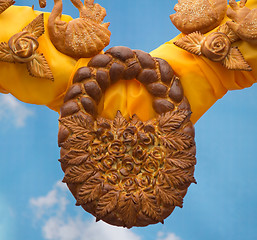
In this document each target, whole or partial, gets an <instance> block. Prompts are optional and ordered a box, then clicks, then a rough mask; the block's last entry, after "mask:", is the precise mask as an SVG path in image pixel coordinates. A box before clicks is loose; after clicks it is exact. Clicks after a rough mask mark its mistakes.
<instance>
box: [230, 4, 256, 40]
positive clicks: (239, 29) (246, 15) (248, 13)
mask: <svg viewBox="0 0 257 240" xmlns="http://www.w3.org/2000/svg"><path fill="white" fill-rule="evenodd" d="M246 3H247V0H241V1H240V2H239V3H237V2H236V1H235V0H231V1H229V5H230V7H231V8H228V10H227V16H228V17H229V18H231V19H232V20H233V21H228V22H227V25H228V26H229V27H230V28H231V29H232V30H233V31H234V32H235V33H236V35H237V36H238V37H239V38H240V39H242V40H244V41H246V42H249V43H252V44H257V8H255V9H252V10H251V9H249V8H247V7H246V6H245V4H246Z"/></svg>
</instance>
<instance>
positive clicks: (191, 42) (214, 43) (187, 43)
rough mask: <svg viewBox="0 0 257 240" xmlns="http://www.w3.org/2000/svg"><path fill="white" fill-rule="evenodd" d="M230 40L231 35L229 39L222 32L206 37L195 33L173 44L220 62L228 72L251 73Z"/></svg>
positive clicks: (232, 38)
mask: <svg viewBox="0 0 257 240" xmlns="http://www.w3.org/2000/svg"><path fill="white" fill-rule="evenodd" d="M221 30H227V28H226V27H224V28H221ZM228 33H229V32H228ZM229 36H230V35H229ZM231 40H232V41H234V40H235V38H234V37H233V35H231V38H229V37H228V36H227V35H226V34H224V33H223V32H213V33H211V34H209V35H208V36H205V35H203V34H201V33H198V32H195V33H191V34H189V35H187V36H185V37H183V38H181V39H179V40H177V41H175V42H174V44H175V45H176V46H178V47H180V48H182V49H185V50H186V51H188V52H190V53H193V54H196V55H199V56H200V55H202V56H204V57H207V58H208V59H210V60H212V61H214V62H220V63H222V64H223V66H224V67H226V68H228V69H230V70H244V71H251V70H252V69H251V67H250V66H249V64H248V63H247V62H246V61H245V59H244V57H243V56H242V54H241V52H240V51H239V49H238V48H237V47H232V46H231Z"/></svg>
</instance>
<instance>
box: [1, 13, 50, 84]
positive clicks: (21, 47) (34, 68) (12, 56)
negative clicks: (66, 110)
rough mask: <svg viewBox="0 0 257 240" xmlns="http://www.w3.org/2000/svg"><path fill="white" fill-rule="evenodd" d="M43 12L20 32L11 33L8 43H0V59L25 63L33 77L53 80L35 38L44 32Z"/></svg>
mask: <svg viewBox="0 0 257 240" xmlns="http://www.w3.org/2000/svg"><path fill="white" fill-rule="evenodd" d="M44 31H45V29H44V14H43V13H42V14H40V15H38V16H37V17H36V18H35V19H34V20H33V21H32V22H31V23H30V24H28V25H27V26H26V27H25V28H23V29H22V31H21V32H19V33H17V34H15V35H13V36H12V37H11V38H10V39H9V41H8V43H6V42H1V43H0V61H4V62H10V63H25V64H26V65H27V69H28V72H29V74H30V75H31V76H33V77H40V78H46V79H50V80H52V81H53V80H54V77H53V74H52V72H51V70H50V67H49V66H48V63H47V61H46V59H45V57H44V55H43V54H42V53H38V52H37V51H36V50H37V49H38V46H39V43H38V41H37V39H38V38H39V37H40V36H41V35H42V34H43V33H44Z"/></svg>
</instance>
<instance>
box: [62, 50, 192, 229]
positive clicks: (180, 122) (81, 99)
mask: <svg viewBox="0 0 257 240" xmlns="http://www.w3.org/2000/svg"><path fill="white" fill-rule="evenodd" d="M122 79H124V80H126V81H138V82H140V83H141V84H143V85H144V86H145V87H146V89H147V90H148V92H149V93H150V94H151V95H152V97H153V109H154V110H155V112H156V113H157V114H156V117H155V118H153V119H151V120H149V121H146V122H142V121H141V120H140V119H139V118H138V117H137V116H136V115H133V116H132V117H131V118H130V119H126V118H124V117H123V115H122V113H121V112H120V111H118V112H117V114H116V117H115V118H114V119H113V120H110V119H106V118H103V117H101V116H99V114H98V111H100V110H98V109H97V105H98V104H99V103H100V102H101V98H102V95H103V94H104V92H105V91H106V89H107V88H108V87H109V86H110V85H111V84H114V83H115V82H117V81H119V80H122ZM64 101H65V103H64V105H63V106H62V107H61V117H60V128H59V136H58V138H59V146H60V147H61V159H60V162H61V165H62V169H63V171H64V172H65V176H64V179H63V182H65V183H67V185H68V187H69V189H70V190H71V192H72V193H73V195H74V197H75V198H76V199H77V205H81V206H82V207H83V208H84V209H85V210H86V211H88V212H90V213H91V214H93V215H94V216H95V217H96V219H97V220H103V221H105V222H107V223H109V224H113V225H117V226H124V227H127V228H131V227H133V226H147V225H149V224H154V223H158V222H163V220H164V219H165V218H166V217H168V216H169V215H170V214H171V212H172V211H173V210H174V208H175V207H176V206H179V207H182V203H183V197H184V196H185V194H186V192H187V188H188V187H189V186H190V184H191V183H193V182H195V179H194V165H195V164H196V158H195V142H194V127H193V124H192V123H191V121H190V115H191V111H190V105H189V103H188V101H187V99H186V97H185V96H184V93H183V89H182V86H181V84H180V81H179V79H178V78H177V77H176V76H175V75H174V73H173V70H172V69H171V67H170V66H169V64H168V63H167V62H166V61H165V60H162V59H157V58H152V57H151V56H150V55H149V54H148V53H145V52H143V51H139V50H137V51H132V50H131V49H129V48H127V47H113V48H111V49H109V50H108V51H107V52H106V53H105V54H101V55H97V56H95V57H94V58H92V59H91V61H90V62H89V63H88V66H87V67H81V68H79V69H78V70H77V72H76V73H75V75H74V78H73V85H72V86H71V87H70V89H69V90H68V92H67V94H66V96H65V100H64Z"/></svg>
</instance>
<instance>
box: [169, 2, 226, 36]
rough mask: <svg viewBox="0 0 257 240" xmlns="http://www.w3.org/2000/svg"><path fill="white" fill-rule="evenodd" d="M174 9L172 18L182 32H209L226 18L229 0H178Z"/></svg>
mask: <svg viewBox="0 0 257 240" xmlns="http://www.w3.org/2000/svg"><path fill="white" fill-rule="evenodd" d="M174 10H175V11H176V13H175V14H172V15H170V19H171V21H172V23H173V24H174V25H175V27H176V28H177V29H178V30H180V31H181V32H182V33H185V34H190V33H192V32H195V31H199V32H201V33H207V32H209V31H211V30H212V29H214V28H216V27H217V26H219V24H220V23H221V22H222V20H223V19H224V17H225V15H226V11H227V0H178V4H176V5H175V7H174Z"/></svg>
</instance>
